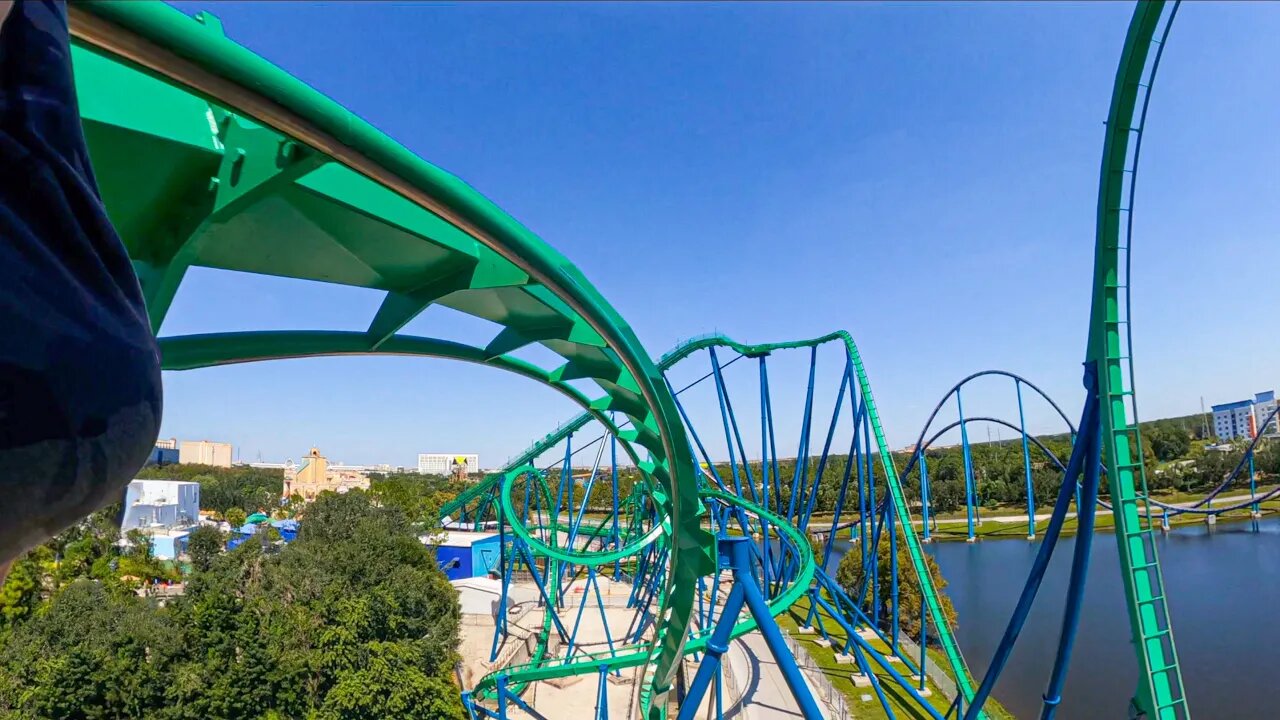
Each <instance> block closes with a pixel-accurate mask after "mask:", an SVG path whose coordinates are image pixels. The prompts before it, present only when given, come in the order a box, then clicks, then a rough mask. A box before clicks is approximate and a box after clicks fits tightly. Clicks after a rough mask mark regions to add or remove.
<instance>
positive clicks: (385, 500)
mask: <svg viewBox="0 0 1280 720" xmlns="http://www.w3.org/2000/svg"><path fill="white" fill-rule="evenodd" d="M466 486H467V481H465V480H453V479H451V478H446V477H443V476H441V475H419V474H418V473H388V474H380V473H373V474H371V475H369V492H370V493H371V494H372V495H373V496H374V498H375V499H376V500H377V501H378V502H379V503H381V504H383V505H386V506H388V507H394V508H397V509H399V510H400V511H401V512H403V513H404V514H405V517H407V518H408V519H409V521H410V522H413V523H418V524H422V525H427V526H434V525H435V524H436V520H437V518H438V515H439V511H440V507H441V506H442V505H444V504H445V503H446V502H448V501H449V500H451V499H453V498H454V497H455V496H456V495H457V494H458V493H460V492H462V490H463V489H464V488H465V487H466Z"/></svg>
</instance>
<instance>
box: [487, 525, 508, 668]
mask: <svg viewBox="0 0 1280 720" xmlns="http://www.w3.org/2000/svg"><path fill="white" fill-rule="evenodd" d="M497 512H498V574H499V575H501V577H502V588H501V590H500V592H499V595H498V617H497V621H496V622H495V623H494V627H493V647H492V648H491V649H490V650H489V662H493V661H495V660H497V659H498V638H499V637H506V635H507V585H508V584H509V582H510V580H511V575H510V573H509V572H508V571H507V562H508V561H507V530H506V524H507V517H506V514H505V513H503V512H502V504H501V503H499V504H498V509H497Z"/></svg>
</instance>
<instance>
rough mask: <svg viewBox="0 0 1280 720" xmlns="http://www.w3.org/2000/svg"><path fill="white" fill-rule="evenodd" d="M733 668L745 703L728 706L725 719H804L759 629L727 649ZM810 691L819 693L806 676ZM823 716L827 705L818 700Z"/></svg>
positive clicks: (735, 641)
mask: <svg viewBox="0 0 1280 720" xmlns="http://www.w3.org/2000/svg"><path fill="white" fill-rule="evenodd" d="M725 659H726V660H727V661H728V664H729V667H730V670H731V671H732V672H733V676H734V678H736V682H737V683H738V687H740V688H742V700H743V702H742V704H741V705H739V706H737V707H733V708H726V711H725V714H724V717H725V720H730V719H731V718H732V720H803V718H804V716H803V715H801V714H800V710H799V708H798V707H797V705H796V701H795V698H794V697H792V695H791V689H790V688H789V687H787V681H786V680H785V679H784V678H783V676H782V670H781V669H779V668H778V664H777V663H776V662H774V659H773V653H771V652H769V645H768V643H766V642H765V640H764V636H763V635H761V634H760V633H759V632H753V633H749V634H747V635H744V636H742V637H740V638H738V639H737V640H734V641H733V643H732V644H731V645H730V647H729V651H728V652H726V653H725ZM805 684H806V685H809V692H811V693H813V694H814V697H817V692H816V691H815V690H814V688H813V685H812V683H810V682H809V681H808V679H807V678H806V680H805ZM818 708H819V709H820V710H822V716H823V718H828V717H829V713H828V712H827V709H826V708H825V707H823V706H822V704H821V703H819V704H818Z"/></svg>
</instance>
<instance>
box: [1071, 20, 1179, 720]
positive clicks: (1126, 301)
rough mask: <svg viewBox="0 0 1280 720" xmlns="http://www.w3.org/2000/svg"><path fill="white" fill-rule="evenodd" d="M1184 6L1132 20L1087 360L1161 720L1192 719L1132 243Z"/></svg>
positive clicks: (1145, 675) (1145, 690)
mask: <svg viewBox="0 0 1280 720" xmlns="http://www.w3.org/2000/svg"><path fill="white" fill-rule="evenodd" d="M1176 11H1177V4H1176V3H1169V4H1167V3H1165V2H1164V0H1151V1H1149V2H1147V1H1144V2H1139V3H1138V4H1137V8H1136V9H1135V10H1134V14H1133V18H1132V20H1131V21H1130V23H1129V31H1128V34H1127V35H1126V37H1125V43H1124V50H1123V52H1122V54H1121V57H1120V64H1119V67H1118V68H1117V70H1116V79H1115V86H1114V88H1113V90H1112V96H1111V107H1110V110H1109V112H1108V115H1107V129H1106V140H1105V142H1104V145H1103V154H1102V170H1101V177H1100V180H1099V187H1098V216H1097V241H1096V246H1095V249H1094V280H1093V309H1092V313H1091V316H1090V323H1089V347H1088V354H1087V360H1088V362H1089V363H1091V364H1092V365H1094V367H1096V368H1097V369H1098V393H1099V398H1098V399H1099V407H1100V408H1101V416H1102V437H1103V444H1104V446H1105V448H1104V457H1105V461H1106V463H1107V467H1109V468H1111V469H1112V472H1111V473H1110V475H1109V482H1110V488H1111V497H1112V501H1113V507H1112V513H1113V515H1114V516H1115V528H1116V535H1117V536H1118V542H1117V543H1116V546H1117V548H1118V549H1119V553H1120V568H1121V574H1122V576H1123V578H1124V592H1125V600H1126V604H1127V607H1128V612H1129V624H1130V627H1131V630H1132V633H1133V637H1132V640H1133V646H1134V651H1135V653H1136V655H1137V659H1138V668H1139V682H1138V689H1137V692H1136V693H1135V696H1134V699H1133V704H1134V707H1133V708H1132V709H1133V710H1134V711H1135V712H1136V714H1140V715H1143V716H1146V717H1149V718H1158V719H1159V720H1176V719H1177V718H1188V717H1190V711H1189V710H1188V708H1187V702H1186V697H1185V694H1184V690H1183V687H1184V686H1183V684H1182V671H1181V667H1180V665H1179V663H1178V653H1177V649H1176V647H1175V645H1174V641H1173V626H1172V623H1171V620H1170V617H1169V609H1168V604H1167V602H1166V599H1165V590H1164V579H1163V576H1162V574H1161V572H1160V561H1159V558H1158V557H1157V554H1156V544H1155V537H1154V532H1153V528H1152V522H1151V511H1150V504H1149V503H1148V501H1147V477H1146V468H1145V466H1144V464H1143V461H1142V437H1141V434H1140V433H1139V430H1138V410H1137V402H1136V396H1135V390H1134V383H1133V377H1134V373H1133V352H1132V332H1131V325H1130V323H1131V319H1132V318H1131V316H1130V293H1129V284H1130V272H1129V268H1130V263H1131V255H1130V246H1131V243H1132V213H1133V206H1132V203H1133V200H1134V192H1133V189H1134V187H1135V184H1136V181H1137V163H1138V155H1139V150H1140V148H1141V140H1142V130H1143V126H1144V124H1145V120H1146V108H1147V101H1148V99H1149V97H1150V92H1151V87H1152V84H1153V82H1154V80H1155V75H1156V70H1157V69H1158V67H1159V61H1160V52H1161V50H1162V48H1163V47H1164V42H1165V40H1166V38H1167V37H1168V32H1169V28H1170V27H1171V25H1172V22H1173V17H1174V14H1175V13H1176Z"/></svg>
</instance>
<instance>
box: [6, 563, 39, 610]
mask: <svg viewBox="0 0 1280 720" xmlns="http://www.w3.org/2000/svg"><path fill="white" fill-rule="evenodd" d="M39 601H40V568H39V566H37V565H36V563H35V562H34V561H33V560H31V559H30V558H27V557H23V558H22V559H19V560H17V561H15V562H14V563H13V565H12V566H11V567H10V568H9V576H8V578H7V579H6V580H5V581H4V582H3V583H2V584H0V627H4V626H6V625H13V624H14V623H16V622H18V621H20V620H22V619H23V618H25V617H27V616H28V615H30V614H31V613H32V612H34V611H35V609H36V606H37V604H38V603H39Z"/></svg>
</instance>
